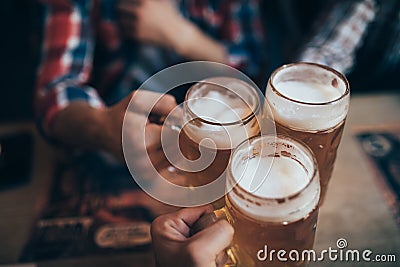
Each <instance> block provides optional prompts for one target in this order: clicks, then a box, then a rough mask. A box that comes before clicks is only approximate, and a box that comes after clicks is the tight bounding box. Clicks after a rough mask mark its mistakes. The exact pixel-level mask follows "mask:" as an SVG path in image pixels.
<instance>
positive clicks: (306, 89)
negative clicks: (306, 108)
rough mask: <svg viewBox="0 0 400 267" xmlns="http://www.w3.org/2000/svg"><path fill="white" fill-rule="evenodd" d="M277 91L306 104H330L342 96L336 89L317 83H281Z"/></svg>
mask: <svg viewBox="0 0 400 267" xmlns="http://www.w3.org/2000/svg"><path fill="white" fill-rule="evenodd" d="M276 89H277V90H278V91H279V92H280V93H281V94H283V95H284V96H286V97H289V98H291V99H294V100H297V101H301V102H306V103H325V102H330V101H333V100H335V99H338V98H339V97H340V95H341V94H340V92H339V91H338V90H337V89H336V88H333V87H331V86H325V85H322V84H318V83H315V82H309V83H304V82H298V81H286V82H280V83H279V84H278V85H277V88H276Z"/></svg>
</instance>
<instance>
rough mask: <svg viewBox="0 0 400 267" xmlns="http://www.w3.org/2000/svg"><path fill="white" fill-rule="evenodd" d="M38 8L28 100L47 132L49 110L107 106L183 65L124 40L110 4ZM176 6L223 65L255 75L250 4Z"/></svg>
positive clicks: (77, 2)
mask: <svg viewBox="0 0 400 267" xmlns="http://www.w3.org/2000/svg"><path fill="white" fill-rule="evenodd" d="M41 2H43V4H45V21H44V41H43V44H42V60H41V65H40V67H39V70H38V78H37V85H36V100H35V107H36V113H37V117H38V120H39V124H40V126H41V127H45V128H48V127H51V121H52V119H53V118H54V116H55V115H56V114H57V112H59V111H60V110H62V109H63V108H65V107H66V106H68V105H69V104H70V103H71V102H73V101H86V102H87V103H88V104H89V105H90V106H92V107H95V108H101V107H104V106H105V105H109V104H113V103H115V102H117V101H118V100H120V99H122V98H123V97H124V96H126V95H128V94H129V92H130V91H131V90H132V89H134V88H137V87H139V86H140V85H141V84H142V83H143V82H144V81H145V80H146V79H147V78H149V77H150V76H151V75H153V74H155V73H156V72H158V71H160V70H162V69H164V68H166V67H168V66H171V65H173V64H176V63H180V62H183V61H184V59H183V58H181V57H179V56H178V55H177V54H175V53H174V52H173V51H170V50H167V49H164V48H161V47H157V46H154V45H150V44H141V43H137V42H133V41H127V40H124V39H123V38H122V36H120V34H119V31H118V28H117V25H116V14H115V3H116V2H117V1H114V0H42V1H41ZM177 5H179V6H178V8H179V9H180V11H181V13H182V15H183V16H184V17H186V18H187V19H189V20H190V21H192V22H193V23H194V24H196V25H197V26H198V27H199V28H200V29H201V30H203V32H205V33H207V34H208V35H209V36H210V37H212V38H214V39H215V40H218V41H219V42H220V43H221V44H223V45H224V46H225V47H226V50H227V51H228V54H229V58H228V60H229V64H230V65H231V66H233V67H236V68H239V69H240V70H242V71H244V72H245V73H246V74H248V75H250V76H253V75H257V71H258V70H259V67H260V64H261V63H262V61H263V59H262V56H261V55H262V54H261V53H262V52H261V51H262V50H263V49H262V40H263V39H262V29H261V23H260V20H259V14H258V3H257V0H251V1H240V0H234V1H232V0H217V1H211V0H209V1H208V0H181V1H177ZM157 86H158V87H162V85H154V87H157ZM151 89H152V90H162V89H163V88H151Z"/></svg>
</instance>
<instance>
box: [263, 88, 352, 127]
mask: <svg viewBox="0 0 400 267" xmlns="http://www.w3.org/2000/svg"><path fill="white" fill-rule="evenodd" d="M268 86H270V85H268ZM274 87H275V89H276V90H277V91H278V92H279V93H280V94H281V95H283V96H285V97H286V98H284V97H281V96H278V95H277V94H275V93H274V92H272V90H267V100H268V103H269V104H270V106H271V109H272V111H273V113H274V118H275V120H276V121H277V122H279V123H281V124H284V125H287V126H290V127H292V128H295V129H300V130H310V131H322V130H326V129H329V128H332V127H334V126H336V125H338V124H339V123H340V122H342V121H343V120H344V119H345V117H346V114H347V110H348V104H347V103H346V102H345V99H341V100H339V101H338V102H335V103H330V104H324V105H321V104H322V103H328V102H332V101H335V100H337V99H339V98H340V97H341V95H342V94H343V92H344V91H345V85H344V83H340V82H339V84H338V86H337V87H334V86H331V85H329V84H328V85H325V84H320V83H317V82H313V81H310V82H305V81H279V82H276V83H275V84H274ZM287 98H290V99H291V100H295V101H298V102H294V101H291V100H289V99H287ZM346 100H347V99H346ZM299 102H302V103H299Z"/></svg>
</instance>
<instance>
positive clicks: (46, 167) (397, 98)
mask: <svg viewBox="0 0 400 267" xmlns="http://www.w3.org/2000/svg"><path fill="white" fill-rule="evenodd" d="M399 122H400V94H376V95H372V94H369V95H356V96H353V97H352V99H351V106H350V112H349V116H348V120H347V124H346V127H345V132H344V135H343V139H342V142H341V145H340V148H339V151H338V156H337V161H336V166H335V170H334V174H333V177H332V180H331V183H330V186H329V190H328V193H327V196H326V199H325V203H324V205H323V207H322V208H321V211H320V216H319V222H318V230H317V237H316V243H315V250H316V251H321V250H323V249H328V248H329V247H332V248H336V241H337V239H339V238H345V239H346V240H347V242H348V248H349V249H359V250H364V249H369V250H372V251H373V252H374V253H381V254H396V256H397V262H400V230H399V228H398V227H397V226H396V224H395V222H394V220H393V217H392V214H390V212H389V209H388V206H387V204H386V202H385V201H384V198H383V195H382V193H381V191H380V189H379V188H378V187H377V183H376V178H375V177H374V175H375V174H374V173H373V172H372V171H371V166H369V165H368V162H367V160H366V158H365V155H364V154H363V153H362V152H361V150H360V147H359V145H358V144H357V143H356V141H355V138H354V135H353V130H354V129H355V128H357V127H364V126H366V127H375V126H377V127H378V126H379V127H382V126H385V125H387V126H390V125H395V124H399ZM34 128H35V127H34V125H33V124H31V123H26V124H18V125H15V124H11V125H2V126H1V127H0V134H3V133H5V132H14V131H18V130H20V129H26V130H29V131H32V132H33V133H34V135H35V140H36V142H35V155H34V159H33V162H34V168H33V170H32V171H33V179H32V180H31V182H30V183H29V184H26V185H23V186H20V187H16V188H13V189H9V190H3V191H0V264H11V263H15V262H16V260H17V259H18V256H19V254H20V252H21V249H22V248H23V246H24V244H25V243H26V241H27V238H28V237H29V234H30V227H31V226H32V223H33V222H34V219H35V215H36V214H37V213H38V211H40V210H41V209H42V208H43V206H44V204H45V203H44V201H45V198H44V197H43V196H46V195H47V192H48V190H49V188H48V186H46V185H47V184H48V181H49V179H51V169H52V158H53V157H52V155H53V151H52V149H51V148H50V147H49V146H48V145H46V144H45V143H44V142H43V140H42V139H41V138H40V137H39V135H38V134H37V133H36V131H35V130H34ZM345 264H346V263H344V262H330V261H324V262H318V263H311V266H343V265H345ZM376 264H377V263H376ZM376 264H375V265H374V264H373V263H365V262H359V263H347V264H346V266H398V265H397V264H395V263H393V264H388V263H387V264H378V265H376ZM24 266H25V265H24ZM26 266H31V265H26ZM32 266H58V267H63V266H77V267H79V266H85V267H89V266H96V267H102V266H138V267H140V266H154V260H153V257H152V253H151V252H147V253H140V254H139V253H132V254H127V255H115V256H104V257H95V258H85V259H73V260H59V261H48V262H42V263H36V264H33V265H32Z"/></svg>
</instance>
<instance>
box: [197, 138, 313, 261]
mask: <svg viewBox="0 0 400 267" xmlns="http://www.w3.org/2000/svg"><path fill="white" fill-rule="evenodd" d="M226 190H227V194H226V196H225V202H226V205H225V207H223V208H222V209H220V210H217V211H214V213H211V214H207V215H204V216H203V217H201V218H200V219H199V220H198V222H197V223H196V224H195V225H194V227H193V231H194V232H197V231H199V230H201V229H202V228H204V227H205V226H206V225H207V224H209V223H210V221H215V220H216V219H219V218H224V217H225V218H226V219H227V220H228V221H229V222H230V223H231V225H232V226H233V228H234V230H235V233H234V237H233V241H232V245H231V247H230V249H229V250H228V255H229V256H230V260H229V262H228V264H226V265H225V266H238V267H257V266H305V265H307V263H308V259H307V258H301V257H299V258H298V259H294V260H293V259H288V254H289V253H290V251H293V250H295V251H297V252H298V253H299V254H300V255H301V253H302V251H304V250H310V249H312V248H313V244H314V238H315V231H316V225H317V218H318V210H319V206H318V203H319V197H320V184H319V175H318V168H317V165H316V160H315V158H314V156H313V153H312V151H311V150H310V149H309V148H308V147H307V146H306V145H305V144H303V143H302V142H300V141H295V140H294V139H292V138H290V137H287V136H283V135H278V136H274V135H264V136H257V137H253V138H251V139H249V140H247V141H244V142H243V143H242V144H240V145H239V146H238V147H237V148H236V149H235V150H234V152H233V153H232V156H231V159H230V163H229V166H228V170H227V183H226ZM272 250H274V251H275V252H278V251H280V250H283V251H285V253H286V254H285V256H286V258H287V260H286V261H281V260H282V258H279V259H278V258H276V255H274V254H273V253H272V255H271V254H270V253H269V252H270V251H272Z"/></svg>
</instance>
